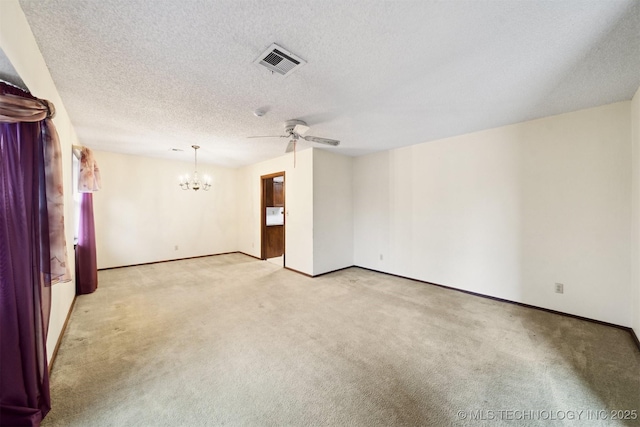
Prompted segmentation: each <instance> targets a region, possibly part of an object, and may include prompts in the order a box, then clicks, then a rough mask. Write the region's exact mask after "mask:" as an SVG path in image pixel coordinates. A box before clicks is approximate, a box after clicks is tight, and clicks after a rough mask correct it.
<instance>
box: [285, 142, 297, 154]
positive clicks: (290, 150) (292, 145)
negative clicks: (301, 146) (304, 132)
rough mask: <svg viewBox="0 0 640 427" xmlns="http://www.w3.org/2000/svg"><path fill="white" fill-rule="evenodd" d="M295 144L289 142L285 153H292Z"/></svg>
mask: <svg viewBox="0 0 640 427" xmlns="http://www.w3.org/2000/svg"><path fill="white" fill-rule="evenodd" d="M294 144H295V142H293V141H289V145H287V149H286V150H284V152H285V153H290V152H292V151H293V149H294V148H295V145H294Z"/></svg>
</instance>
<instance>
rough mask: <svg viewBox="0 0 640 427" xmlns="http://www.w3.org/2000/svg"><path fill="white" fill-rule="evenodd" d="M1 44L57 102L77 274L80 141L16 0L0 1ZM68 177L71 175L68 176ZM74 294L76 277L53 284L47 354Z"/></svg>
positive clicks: (27, 78)
mask: <svg viewBox="0 0 640 427" xmlns="http://www.w3.org/2000/svg"><path fill="white" fill-rule="evenodd" d="M0 47H1V48H2V50H3V51H4V53H5V55H6V56H7V58H9V60H10V61H11V64H12V65H13V67H14V69H15V70H16V71H17V72H18V74H19V75H20V78H21V79H22V81H23V82H24V83H25V84H26V85H27V87H28V88H29V91H30V92H31V93H32V94H33V95H35V96H37V97H38V98H44V99H47V100H49V101H51V102H53V104H54V105H55V108H56V117H55V118H54V119H53V122H54V123H55V125H56V128H57V130H58V136H59V137H60V145H61V146H62V159H63V174H64V176H65V180H64V184H65V185H64V192H65V231H66V235H67V252H68V254H69V262H70V264H71V265H70V268H71V272H72V275H74V274H75V273H74V268H75V264H74V251H73V196H72V193H71V178H69V177H70V176H71V146H72V145H73V144H77V136H76V134H75V131H74V129H73V126H72V125H71V120H70V119H69V115H68V114H67V111H66V109H65V108H64V104H63V103H62V99H61V98H60V95H59V94H58V90H57V89H56V87H55V85H54V84H53V80H52V78H51V75H50V74H49V69H48V68H47V65H46V64H45V62H44V58H43V57H42V55H41V53H40V49H39V48H38V45H37V44H36V41H35V39H34V37H33V33H32V32H31V28H30V27H29V24H28V23H27V20H26V18H25V16H24V13H23V12H22V9H21V8H20V5H19V4H18V2H17V1H15V0H3V1H0ZM67 178H68V179H67ZM74 296H75V277H74V279H73V280H72V281H71V282H67V283H60V284H57V285H54V286H53V287H52V289H51V317H50V319H49V335H48V337H47V355H48V358H49V360H51V356H52V353H53V351H54V349H55V346H56V343H57V342H58V338H59V336H60V333H61V331H62V327H63V326H64V322H65V320H66V318H67V313H68V312H69V309H70V308H71V304H72V302H73V298H74Z"/></svg>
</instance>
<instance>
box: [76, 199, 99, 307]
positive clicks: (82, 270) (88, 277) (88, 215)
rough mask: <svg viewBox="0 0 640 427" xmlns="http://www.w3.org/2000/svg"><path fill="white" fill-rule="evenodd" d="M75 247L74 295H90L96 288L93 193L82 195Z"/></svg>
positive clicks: (96, 269) (96, 270)
mask: <svg viewBox="0 0 640 427" xmlns="http://www.w3.org/2000/svg"><path fill="white" fill-rule="evenodd" d="M79 226H80V227H79V228H80V230H79V232H78V245H77V247H76V293H77V294H78V295H82V294H90V293H92V292H94V291H95V290H96V288H97V287H98V265H97V262H96V230H95V226H94V223H93V193H82V199H81V201H80V224H79Z"/></svg>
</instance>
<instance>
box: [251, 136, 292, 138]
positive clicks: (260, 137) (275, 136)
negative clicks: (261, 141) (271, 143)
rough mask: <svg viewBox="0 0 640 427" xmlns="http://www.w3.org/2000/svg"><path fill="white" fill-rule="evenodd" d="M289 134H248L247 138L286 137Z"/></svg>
mask: <svg viewBox="0 0 640 427" xmlns="http://www.w3.org/2000/svg"><path fill="white" fill-rule="evenodd" d="M286 137H287V135H261V136H248V137H247V138H286Z"/></svg>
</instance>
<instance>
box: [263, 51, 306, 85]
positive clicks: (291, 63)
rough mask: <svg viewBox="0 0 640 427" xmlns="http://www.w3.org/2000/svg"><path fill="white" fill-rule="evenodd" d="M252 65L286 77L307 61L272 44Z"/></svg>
mask: <svg viewBox="0 0 640 427" xmlns="http://www.w3.org/2000/svg"><path fill="white" fill-rule="evenodd" d="M253 63H254V64H259V65H262V66H263V67H266V68H267V69H269V70H270V71H273V72H274V73H278V74H281V75H283V76H285V77H286V76H288V75H289V74H291V73H293V72H294V71H296V70H297V69H298V68H300V67H302V66H303V65H304V64H306V63H307V61H305V60H304V59H302V58H300V57H299V56H296V55H294V54H293V53H291V52H289V51H288V50H286V49H284V48H282V47H280V46H278V45H277V44H275V43H274V44H272V45H271V46H269V48H268V49H267V50H265V51H264V52H263V53H262V54H261V55H260V56H259V57H258V59H256V60H255V61H254V62H253Z"/></svg>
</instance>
